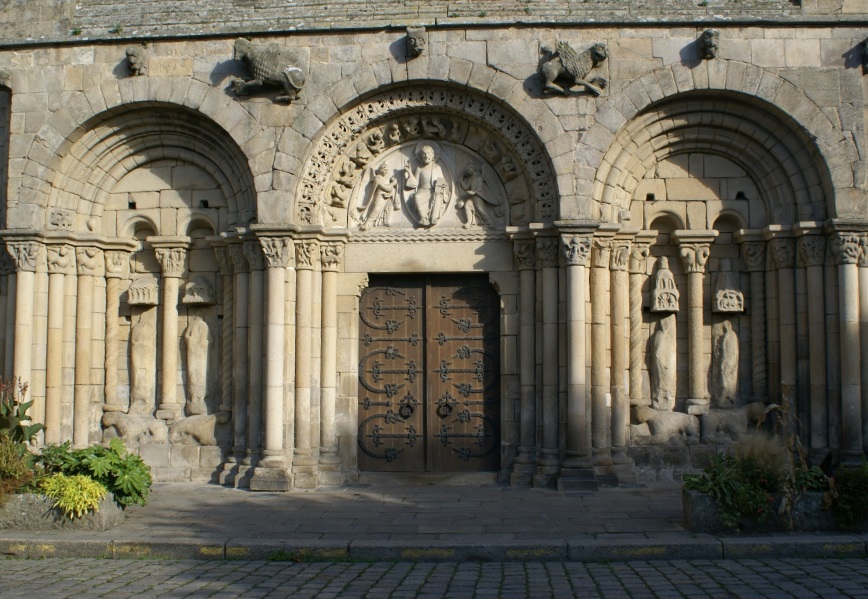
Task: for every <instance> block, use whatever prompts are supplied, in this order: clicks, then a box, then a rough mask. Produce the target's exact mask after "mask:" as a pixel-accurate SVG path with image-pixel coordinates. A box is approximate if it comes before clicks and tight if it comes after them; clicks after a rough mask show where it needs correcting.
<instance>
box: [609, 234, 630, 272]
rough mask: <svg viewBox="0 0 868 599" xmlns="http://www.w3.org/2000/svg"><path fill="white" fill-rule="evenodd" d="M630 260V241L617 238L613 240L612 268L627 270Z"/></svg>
mask: <svg viewBox="0 0 868 599" xmlns="http://www.w3.org/2000/svg"><path fill="white" fill-rule="evenodd" d="M629 262H630V242H629V241H624V240H615V241H613V242H612V266H611V268H612V270H617V271H626V270H627V265H628V264H629Z"/></svg>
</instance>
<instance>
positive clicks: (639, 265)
mask: <svg viewBox="0 0 868 599" xmlns="http://www.w3.org/2000/svg"><path fill="white" fill-rule="evenodd" d="M650 255H651V243H650V242H647V241H634V242H633V245H632V246H631V247H630V266H629V270H630V274H632V275H644V274H645V269H646V266H647V265H646V262H647V260H648V256H650Z"/></svg>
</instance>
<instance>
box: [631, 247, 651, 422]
mask: <svg viewBox="0 0 868 599" xmlns="http://www.w3.org/2000/svg"><path fill="white" fill-rule="evenodd" d="M648 235H649V234H647V233H646V234H644V235H643V236H641V237H640V236H637V239H636V240H635V241H634V242H633V245H632V248H631V250H630V267H629V272H630V335H629V337H630V405H639V404H642V403H645V404H647V403H649V400H650V397H649V398H648V399H646V398H644V397H643V395H642V368H643V366H644V363H645V346H646V345H647V343H648V340H647V338H645V337H644V336H643V335H642V324H643V319H642V285H643V283H644V282H645V277H646V272H645V269H646V268H647V259H648V255H649V254H650V250H651V247H650V241H649V240H648ZM655 237H656V236H655ZM652 239H653V238H652Z"/></svg>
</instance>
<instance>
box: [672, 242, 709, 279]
mask: <svg viewBox="0 0 868 599" xmlns="http://www.w3.org/2000/svg"><path fill="white" fill-rule="evenodd" d="M678 248H679V249H678V254H679V256H681V264H683V265H684V271H685V272H688V273H704V272H705V265H706V264H707V263H708V257H709V256H710V255H711V249H710V247H709V244H707V243H683V244H680V245H679V246H678Z"/></svg>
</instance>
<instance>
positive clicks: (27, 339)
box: [7, 241, 41, 383]
mask: <svg viewBox="0 0 868 599" xmlns="http://www.w3.org/2000/svg"><path fill="white" fill-rule="evenodd" d="M40 247H41V246H40V245H39V244H38V243H36V242H30V241H24V242H9V243H7V248H8V249H9V253H10V255H11V256H12V259H13V261H14V262H15V273H16V274H15V304H14V308H15V319H14V321H13V322H14V323H15V335H14V345H13V352H14V353H13V354H12V355H13V360H12V376H13V377H15V378H16V379H19V380H20V381H22V382H23V383H29V382H30V379H31V378H32V377H31V369H32V351H33V305H34V300H33V293H34V291H35V285H36V263H37V261H38V259H39V254H40Z"/></svg>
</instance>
